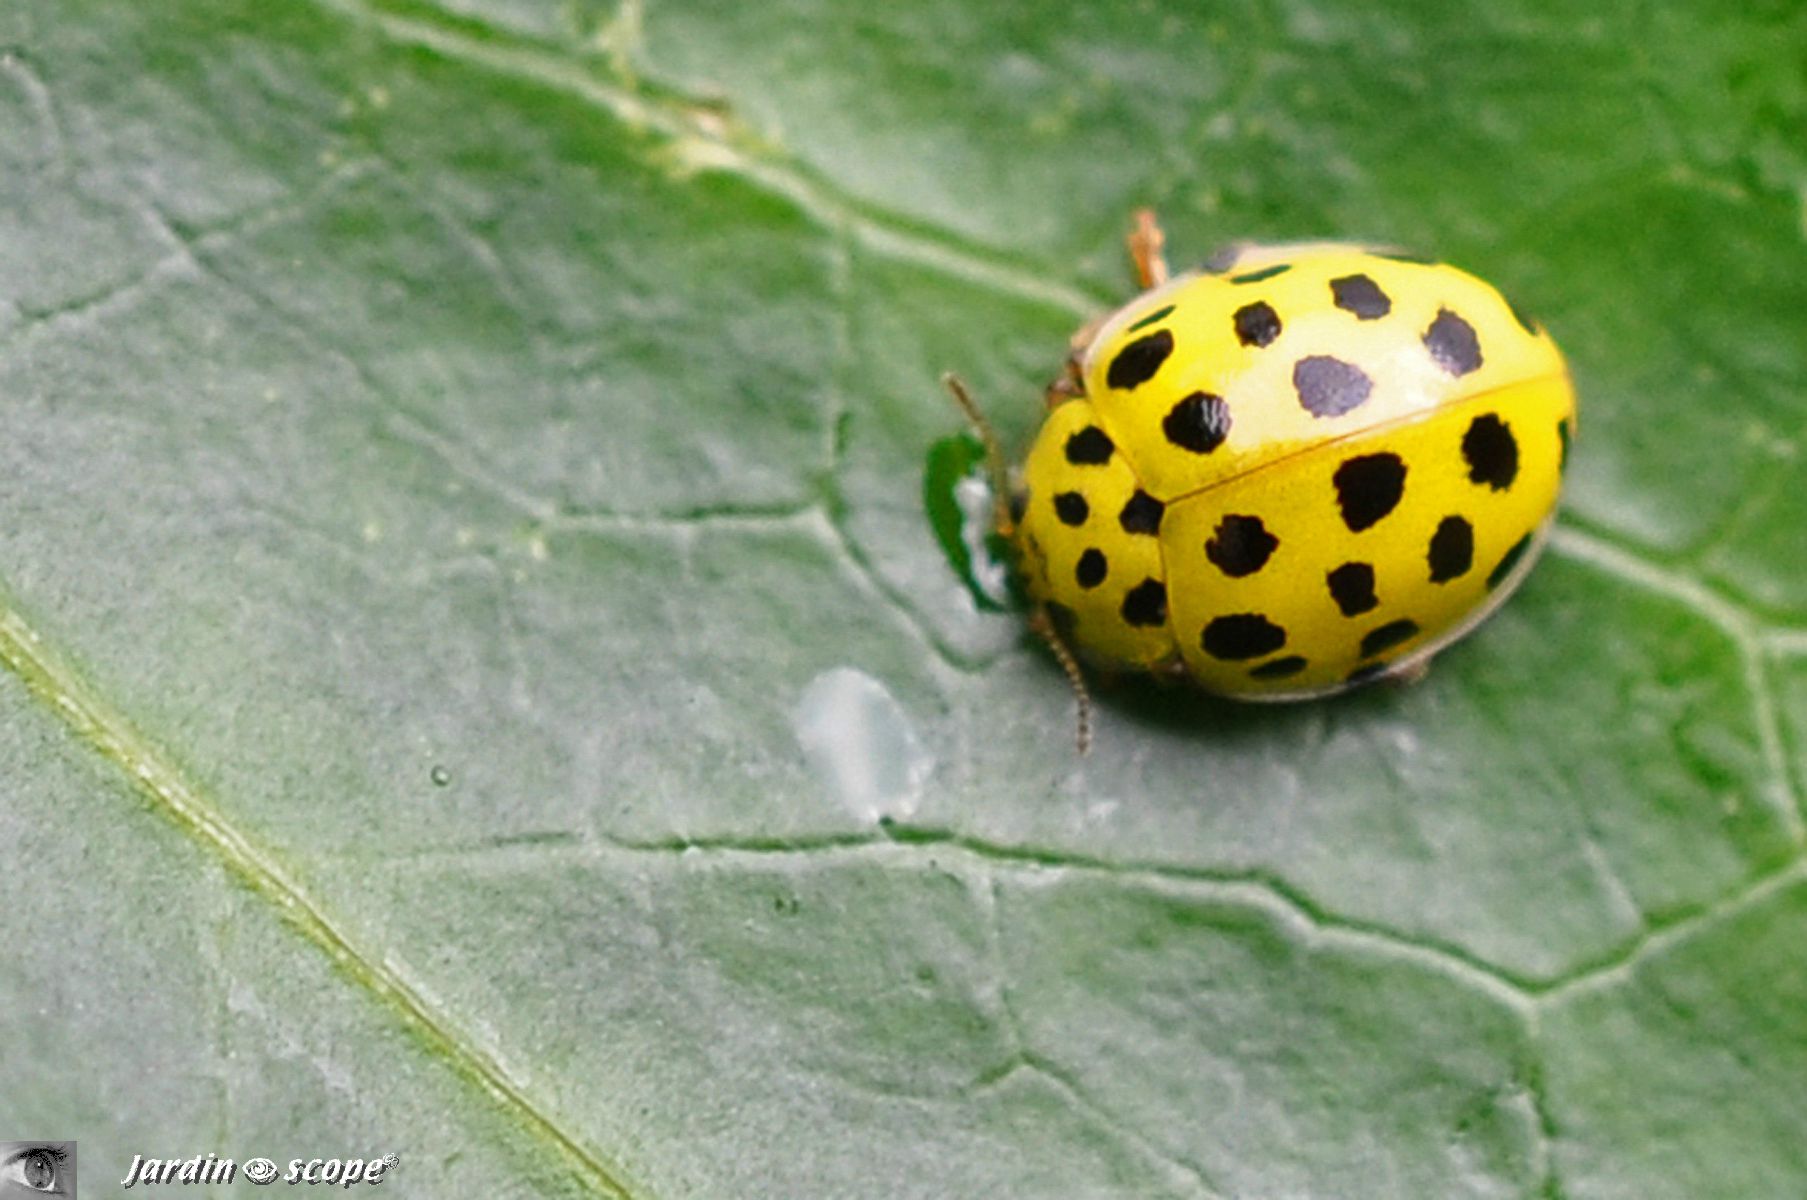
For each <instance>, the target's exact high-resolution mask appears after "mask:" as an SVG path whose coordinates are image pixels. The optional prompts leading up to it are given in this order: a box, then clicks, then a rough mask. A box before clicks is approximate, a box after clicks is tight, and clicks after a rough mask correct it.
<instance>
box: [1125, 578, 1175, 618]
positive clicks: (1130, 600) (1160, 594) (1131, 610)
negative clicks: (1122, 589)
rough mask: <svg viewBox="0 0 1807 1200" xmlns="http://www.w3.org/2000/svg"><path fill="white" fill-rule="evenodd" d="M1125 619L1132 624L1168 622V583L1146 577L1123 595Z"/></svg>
mask: <svg viewBox="0 0 1807 1200" xmlns="http://www.w3.org/2000/svg"><path fill="white" fill-rule="evenodd" d="M1123 619H1124V620H1125V621H1127V622H1128V623H1129V624H1131V625H1164V624H1166V622H1167V585H1166V584H1164V583H1162V582H1161V581H1160V580H1158V579H1144V580H1143V581H1142V582H1141V583H1138V584H1137V585H1136V586H1135V587H1133V588H1130V589H1129V594H1128V595H1126V596H1124V597H1123Z"/></svg>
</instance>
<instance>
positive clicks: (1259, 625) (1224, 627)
mask: <svg viewBox="0 0 1807 1200" xmlns="http://www.w3.org/2000/svg"><path fill="white" fill-rule="evenodd" d="M1199 645H1200V646H1202V647H1203V648H1204V651H1205V653H1206V654H1209V655H1210V656H1211V657H1212V658H1218V659H1222V660H1224V661H1225V662H1243V661H1245V660H1247V659H1251V658H1260V657H1261V656H1262V655H1265V654H1272V653H1273V652H1274V651H1276V650H1278V649H1279V648H1280V647H1282V646H1284V645H1286V630H1284V629H1282V628H1280V627H1279V626H1278V625H1276V624H1274V623H1273V622H1272V621H1270V620H1268V619H1267V618H1266V617H1264V616H1262V615H1261V614H1260V613H1232V614H1231V615H1229V616H1227V617H1218V618H1216V619H1215V620H1213V621H1212V622H1211V623H1210V624H1209V625H1207V626H1205V632H1204V633H1203V634H1202V635H1201V636H1200V638H1199Z"/></svg>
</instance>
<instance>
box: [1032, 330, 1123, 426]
mask: <svg viewBox="0 0 1807 1200" xmlns="http://www.w3.org/2000/svg"><path fill="white" fill-rule="evenodd" d="M1109 315H1110V314H1108V313H1100V314H1099V315H1098V316H1095V317H1093V318H1092V319H1091V320H1089V321H1087V322H1086V323H1085V324H1084V325H1081V326H1080V327H1079V328H1078V329H1076V330H1074V331H1073V336H1072V337H1070V338H1068V339H1067V357H1066V361H1065V362H1063V363H1062V364H1061V368H1060V378H1058V379H1056V380H1055V381H1054V382H1053V383H1050V384H1049V385H1048V386H1047V388H1046V390H1044V391H1043V393H1042V399H1044V400H1045V401H1047V404H1048V407H1049V408H1058V407H1059V406H1060V405H1062V404H1065V403H1066V402H1067V401H1069V400H1077V399H1078V398H1079V397H1081V396H1083V395H1085V372H1084V370H1083V369H1082V367H1081V365H1080V364H1081V361H1082V360H1083V359H1084V358H1085V351H1086V347H1087V346H1090V345H1091V344H1092V339H1093V338H1095V337H1097V336H1098V329H1099V327H1100V326H1102V325H1103V324H1104V319H1105V317H1107V316H1109Z"/></svg>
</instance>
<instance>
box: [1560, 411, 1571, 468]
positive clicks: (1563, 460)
mask: <svg viewBox="0 0 1807 1200" xmlns="http://www.w3.org/2000/svg"><path fill="white" fill-rule="evenodd" d="M1574 436H1575V435H1574V434H1573V433H1571V432H1570V431H1569V419H1568V418H1567V417H1564V418H1563V419H1562V420H1560V421H1558V422H1556V440H1557V441H1559V442H1561V443H1562V449H1561V451H1560V457H1558V458H1557V460H1556V469H1557V470H1558V471H1566V470H1568V469H1569V439H1570V438H1572V437H1574Z"/></svg>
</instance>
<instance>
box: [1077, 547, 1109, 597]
mask: <svg viewBox="0 0 1807 1200" xmlns="http://www.w3.org/2000/svg"><path fill="white" fill-rule="evenodd" d="M1109 570H1110V563H1109V562H1107V561H1105V557H1104V551H1102V550H1100V549H1098V547H1096V546H1088V547H1087V548H1086V552H1085V553H1084V554H1081V555H1080V556H1079V565H1078V566H1077V567H1075V568H1074V569H1073V578H1074V580H1076V581H1077V582H1078V584H1079V586H1080V587H1082V588H1095V587H1097V586H1098V585H1099V584H1101V583H1103V582H1104V576H1105V574H1106V573H1107V572H1108V571H1109Z"/></svg>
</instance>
